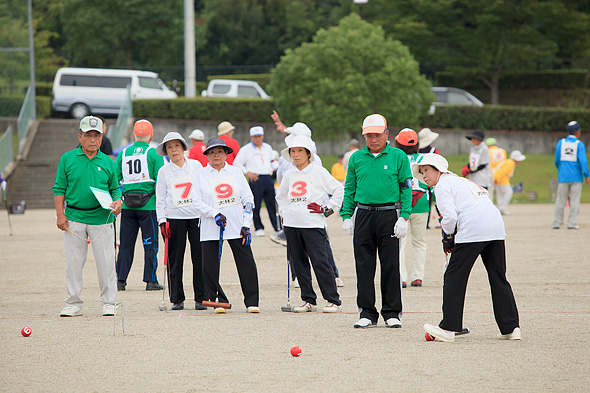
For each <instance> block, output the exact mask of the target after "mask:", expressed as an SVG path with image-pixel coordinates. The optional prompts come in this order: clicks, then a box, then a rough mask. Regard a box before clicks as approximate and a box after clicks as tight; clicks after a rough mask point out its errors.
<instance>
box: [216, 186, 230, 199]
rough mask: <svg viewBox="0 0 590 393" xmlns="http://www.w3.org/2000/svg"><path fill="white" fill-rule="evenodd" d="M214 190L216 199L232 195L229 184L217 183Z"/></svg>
mask: <svg viewBox="0 0 590 393" xmlns="http://www.w3.org/2000/svg"><path fill="white" fill-rule="evenodd" d="M215 192H216V193H217V199H225V198H229V197H230V196H232V194H233V193H234V189H233V188H232V186H230V185H229V184H219V185H217V187H215Z"/></svg>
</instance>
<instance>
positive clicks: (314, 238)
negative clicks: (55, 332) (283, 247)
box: [285, 227, 341, 305]
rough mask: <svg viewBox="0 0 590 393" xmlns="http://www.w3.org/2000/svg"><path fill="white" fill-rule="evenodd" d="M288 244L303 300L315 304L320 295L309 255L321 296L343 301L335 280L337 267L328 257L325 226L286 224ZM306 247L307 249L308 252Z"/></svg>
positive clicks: (338, 301) (335, 302)
mask: <svg viewBox="0 0 590 393" xmlns="http://www.w3.org/2000/svg"><path fill="white" fill-rule="evenodd" d="M285 236H287V244H288V245H289V250H290V251H291V261H292V263H293V270H295V274H296V275H297V278H298V280H299V286H300V287H301V300H303V301H304V302H308V303H311V304H316V299H317V296H316V294H315V292H314V290H313V285H312V283H311V269H310V266H309V260H308V258H307V257H308V256H309V259H311V265H312V266H313V270H314V272H315V276H316V279H317V280H318V285H319V287H320V291H321V292H322V297H323V298H324V299H326V301H328V302H330V303H334V304H337V305H340V304H341V302H340V296H339V295H338V289H337V288H336V281H334V268H333V267H332V265H331V264H330V262H329V260H328V254H327V253H326V241H327V239H328V235H327V234H326V230H325V229H324V228H294V227H285ZM306 251H307V252H306Z"/></svg>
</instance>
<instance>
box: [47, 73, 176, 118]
mask: <svg viewBox="0 0 590 393" xmlns="http://www.w3.org/2000/svg"><path fill="white" fill-rule="evenodd" d="M127 88H129V89H130V92H131V99H172V98H177V97H178V95H177V94H176V93H175V92H174V91H172V90H170V89H169V88H168V86H166V84H165V83H164V82H162V80H161V79H160V78H158V74H156V73H155V72H149V71H136V70H111V69H100V68H73V67H65V68H60V69H59V70H57V73H56V74H55V80H54V81H53V90H52V93H53V94H52V98H51V109H52V110H53V111H55V112H67V113H69V114H70V115H71V116H72V117H73V118H76V119H81V118H83V117H84V116H87V115H89V114H96V115H113V114H117V113H118V112H119V109H120V108H121V106H122V105H123V102H124V101H125V99H126V98H127Z"/></svg>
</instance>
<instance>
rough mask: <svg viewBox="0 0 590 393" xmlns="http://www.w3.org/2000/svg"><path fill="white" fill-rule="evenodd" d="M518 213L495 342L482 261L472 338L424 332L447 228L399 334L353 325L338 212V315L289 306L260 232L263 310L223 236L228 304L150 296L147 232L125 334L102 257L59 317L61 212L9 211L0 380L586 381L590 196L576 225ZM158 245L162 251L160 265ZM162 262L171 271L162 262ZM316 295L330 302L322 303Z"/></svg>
mask: <svg viewBox="0 0 590 393" xmlns="http://www.w3.org/2000/svg"><path fill="white" fill-rule="evenodd" d="M511 211H512V215H510V216H507V217H505V222H506V228H507V234H508V237H507V252H508V279H509V281H510V282H511V284H512V287H513V289H514V292H515V296H516V302H517V304H518V307H519V311H520V319H521V327H522V331H523V340H522V341H510V342H507V341H500V340H498V339H497V338H496V336H497V334H498V333H499V332H498V329H497V327H496V324H495V321H494V317H493V313H492V306H491V298H490V290H489V285H488V283H487V277H486V274H485V270H484V268H483V266H482V264H481V262H479V263H477V264H476V266H475V268H474V270H473V273H472V275H471V280H470V283H469V286H468V292H467V300H466V309H465V318H464V325H465V326H468V327H470V328H471V331H472V333H471V334H469V335H466V336H462V337H459V338H458V339H457V341H456V342H455V343H443V342H426V341H425V340H424V331H423V329H422V326H423V324H424V323H433V324H436V323H438V322H439V321H440V318H441V312H440V310H441V302H442V264H443V260H444V257H443V253H442V248H441V246H440V232H439V230H435V229H430V230H428V231H427V240H428V247H429V249H428V257H427V264H426V276H425V279H424V286H423V287H422V288H407V289H405V290H404V317H403V320H402V322H403V328H402V329H386V328H385V327H384V324H383V321H382V320H380V321H379V327H378V328H374V329H366V330H363V329H353V327H352V325H353V324H354V322H356V321H357V315H356V304H355V294H356V289H355V274H354V261H353V258H352V239H351V237H349V236H348V235H346V234H345V233H344V231H342V230H341V229H340V220H339V218H338V217H334V216H332V217H331V218H330V219H329V225H330V227H329V233H330V237H331V242H332V246H333V249H334V254H335V258H336V262H337V265H338V268H339V269H340V272H341V277H342V279H343V281H344V283H345V286H344V287H343V288H340V294H341V297H342V301H343V312H342V313H340V314H334V315H328V314H321V313H309V314H304V315H297V314H291V313H283V312H281V311H280V307H281V306H283V305H286V302H287V288H286V280H287V272H286V260H285V248H284V247H283V246H280V245H277V244H274V243H272V242H271V241H270V240H269V238H268V237H265V238H255V239H253V249H254V255H255V257H256V262H257V264H258V273H259V279H260V296H261V301H260V306H261V310H262V312H261V313H260V314H258V315H255V314H247V313H246V312H245V307H244V305H243V298H242V296H241V292H240V287H239V285H238V278H237V274H236V269H235V265H234V264H233V259H232V258H231V252H230V251H229V248H228V247H227V246H226V247H225V248H224V255H223V259H222V269H221V270H222V278H221V280H222V284H223V285H224V288H225V290H226V293H227V294H228V296H229V297H230V300H231V301H232V303H233V308H232V310H230V311H229V312H228V313H227V314H226V315H215V314H213V312H212V311H211V310H209V311H195V310H194V309H193V310H191V309H186V310H184V311H183V312H182V313H180V312H178V311H168V312H162V311H159V309H158V306H159V305H160V303H161V299H162V292H159V291H158V292H146V291H145V284H144V283H143V282H142V281H141V277H142V269H143V251H142V249H141V246H139V243H138V247H137V252H136V258H135V264H134V266H133V268H132V270H131V274H130V277H129V280H128V286H127V291H125V292H119V293H118V296H117V298H118V299H117V300H119V301H122V302H123V304H124V312H125V332H124V333H123V332H122V326H121V320H120V319H118V320H117V330H116V336H113V318H112V317H103V316H101V307H100V303H99V290H98V283H97V279H96V268H95V266H94V259H93V257H92V253H91V252H90V253H89V259H88V263H87V264H86V267H85V268H84V278H85V285H84V290H83V292H82V298H83V299H84V300H85V303H84V308H83V313H84V315H83V316H81V317H76V318H60V317H59V312H60V310H61V308H62V306H63V299H65V297H66V296H67V293H66V289H65V262H64V251H63V235H62V233H61V232H60V231H59V230H58V229H57V228H56V227H55V216H54V212H53V211H51V210H28V211H27V212H26V213H25V214H24V215H21V216H17V215H12V216H11V219H12V225H13V232H14V235H13V236H12V237H9V236H8V232H9V230H8V225H7V219H6V215H5V214H3V215H2V216H0V250H1V251H0V264H1V265H0V266H1V268H2V275H1V279H0V285H1V288H2V290H1V292H0V293H1V295H0V307H1V309H2V314H1V316H0V331H1V334H0V348H1V350H2V367H1V368H0V370H1V371H0V390H1V391H16V392H20V391H22V392H111V391H112V392H128V391H129V392H146V391H157V392H197V391H220V392H227V391H311V392H319V391H347V392H348V391H359V390H364V391H378V390H381V391H394V390H399V391H417V392H423V391H434V390H436V391H488V392H489V391H528V392H537V391H542V390H550V391H588V390H589V386H590V385H589V383H590V374H589V373H588V371H587V368H588V364H589V360H590V355H589V354H588V352H589V348H590V335H588V334H587V333H586V331H585V330H586V329H587V327H588V326H590V273H589V269H588V264H589V262H590V257H589V256H588V255H589V253H588V248H587V247H588V243H589V241H590V235H589V234H590V205H583V206H582V208H581V213H580V217H579V224H580V226H581V229H580V230H578V231H573V230H567V229H561V230H559V231H557V230H552V229H551V219H552V216H553V205H514V206H512V207H511ZM267 228H270V225H269V226H268V227H267ZM267 232H268V231H267ZM187 252H188V251H187ZM162 256H163V247H162V250H161V251H160V254H159V257H160V261H161V260H162V259H161V257H162ZM408 258H411V253H408ZM185 261H189V258H188V255H187V257H186V258H185ZM160 265H162V264H161V263H160ZM408 265H409V266H408V270H410V269H411V263H410V262H409V263H408ZM159 270H160V273H159V277H160V282H163V281H164V279H163V272H164V270H163V268H162V266H160V268H159ZM191 277H192V270H191V266H190V263H187V262H185V283H187V284H189V285H186V286H185V291H186V292H187V296H188V297H189V299H188V300H187V302H186V303H185V304H186V306H191V305H192V304H193V302H192V288H191V286H190V282H191ZM377 282H378V280H377ZM293 292H294V293H293ZM293 292H292V297H291V302H292V303H298V302H299V298H298V295H299V293H298V290H294V291H293ZM318 293H319V291H318ZM379 298H380V297H379V296H378V299H379ZM379 302H380V301H379V300H378V304H379ZM318 304H319V305H320V306H323V305H324V304H325V301H324V300H323V299H318ZM168 306H170V304H168ZM24 326H30V327H31V329H32V331H33V333H32V335H31V336H30V337H28V338H24V337H22V336H21V333H20V330H21V328H22V327H24ZM293 345H299V346H300V347H301V348H302V350H303V353H302V355H301V357H299V358H294V357H292V356H291V355H290V353H289V349H290V348H291V347H292V346H293Z"/></svg>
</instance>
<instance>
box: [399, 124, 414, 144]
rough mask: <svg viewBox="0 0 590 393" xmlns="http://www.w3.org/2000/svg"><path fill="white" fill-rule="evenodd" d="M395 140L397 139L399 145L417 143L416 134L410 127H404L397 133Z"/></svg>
mask: <svg viewBox="0 0 590 393" xmlns="http://www.w3.org/2000/svg"><path fill="white" fill-rule="evenodd" d="M395 140H396V141H398V143H399V144H400V145H404V146H415V145H416V144H417V143H418V135H417V134H416V131H414V130H412V129H411V128H404V129H403V130H401V131H400V132H399V134H397V136H396V137H395Z"/></svg>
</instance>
